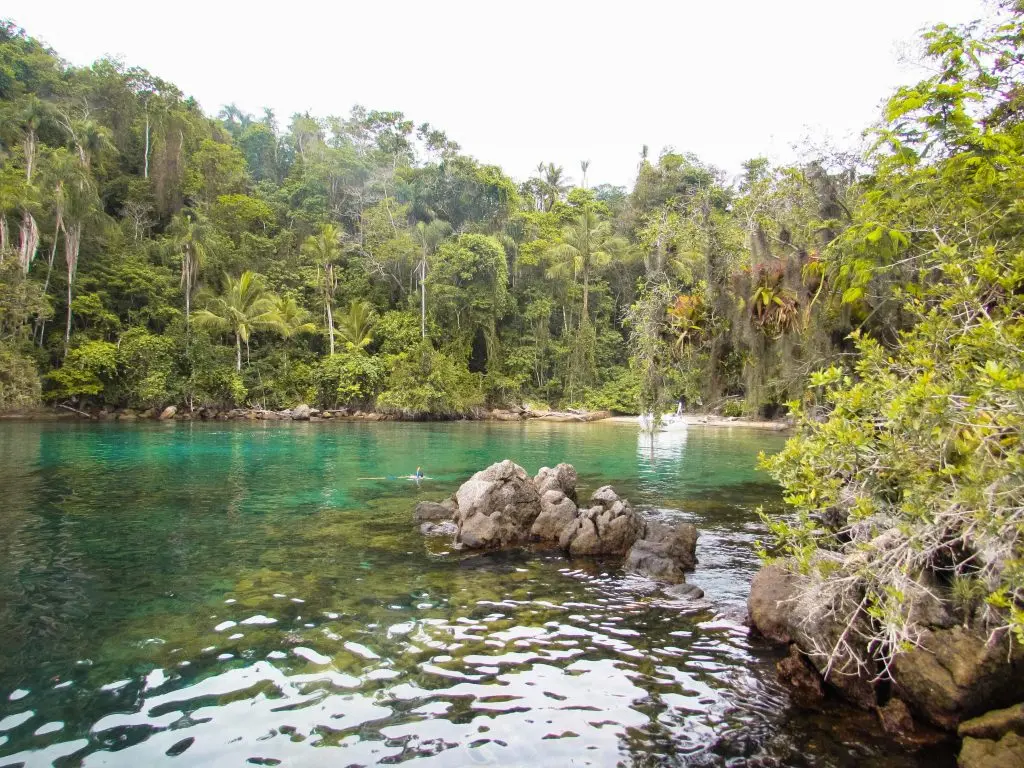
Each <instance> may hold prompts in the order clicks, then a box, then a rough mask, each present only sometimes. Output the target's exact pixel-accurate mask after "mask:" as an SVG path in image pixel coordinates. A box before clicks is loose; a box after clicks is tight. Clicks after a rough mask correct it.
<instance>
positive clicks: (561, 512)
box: [530, 465, 579, 541]
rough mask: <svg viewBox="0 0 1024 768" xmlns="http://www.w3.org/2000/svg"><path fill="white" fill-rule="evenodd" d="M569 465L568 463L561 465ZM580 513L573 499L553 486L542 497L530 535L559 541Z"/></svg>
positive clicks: (543, 539)
mask: <svg viewBox="0 0 1024 768" xmlns="http://www.w3.org/2000/svg"><path fill="white" fill-rule="evenodd" d="M560 466H567V465H560ZM578 515H579V510H578V509H577V508H576V504H575V503H573V500H572V499H571V498H569V497H568V496H566V495H565V493H563V492H562V491H561V490H559V489H557V488H552V489H551V490H548V491H545V492H544V493H542V494H541V497H540V514H539V515H538V516H537V519H536V520H534V521H533V527H532V528H531V529H530V535H531V536H532V537H533V538H534V539H537V540H540V541H558V539H559V536H561V534H562V531H563V530H565V528H566V527H567V526H569V525H570V524H571V523H572V522H573V521H574V520H575V519H576V517H577V516H578Z"/></svg>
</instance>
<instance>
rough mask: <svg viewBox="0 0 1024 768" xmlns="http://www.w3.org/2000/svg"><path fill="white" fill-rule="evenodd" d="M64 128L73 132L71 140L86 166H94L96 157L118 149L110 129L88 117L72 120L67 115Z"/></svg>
mask: <svg viewBox="0 0 1024 768" xmlns="http://www.w3.org/2000/svg"><path fill="white" fill-rule="evenodd" d="M64 128H65V130H67V132H68V133H70V134H71V140H72V141H73V142H74V143H75V149H76V150H78V159H79V160H80V161H81V162H82V165H83V166H85V167H86V168H90V167H92V161H93V159H94V158H97V157H99V156H100V155H102V154H104V153H106V152H115V151H116V150H117V148H116V147H115V146H114V142H113V139H111V135H110V130H109V129H108V128H107V127H106V126H103V125H100V124H99V123H97V122H96V121H95V120H92V119H90V118H88V117H87V118H85V119H83V120H71V119H70V118H69V117H67V116H66V115H65V117H64Z"/></svg>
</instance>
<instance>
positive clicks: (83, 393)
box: [46, 341, 117, 401]
mask: <svg viewBox="0 0 1024 768" xmlns="http://www.w3.org/2000/svg"><path fill="white" fill-rule="evenodd" d="M116 376H117V345H116V344H111V343H110V342H109V341H87V342H85V343H84V344H82V345H81V346H78V347H75V348H74V349H71V350H69V351H68V356H67V357H66V358H65V359H64V364H63V365H62V366H61V367H60V368H58V369H57V370H55V371H53V372H51V373H50V374H49V375H48V376H47V378H48V379H49V381H50V388H49V390H48V391H47V392H46V399H47V400H67V399H79V398H81V399H83V400H93V401H102V400H103V398H102V397H101V395H103V394H104V391H105V390H106V389H107V387H109V386H110V385H111V384H112V383H113V382H114V379H115V377H116Z"/></svg>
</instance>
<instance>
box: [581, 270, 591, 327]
mask: <svg viewBox="0 0 1024 768" xmlns="http://www.w3.org/2000/svg"><path fill="white" fill-rule="evenodd" d="M589 297H590V272H589V271H588V270H587V269H586V267H584V269H583V314H582V315H581V316H580V328H582V327H583V321H584V320H585V319H586V318H587V306H588V302H587V299H588V298H589Z"/></svg>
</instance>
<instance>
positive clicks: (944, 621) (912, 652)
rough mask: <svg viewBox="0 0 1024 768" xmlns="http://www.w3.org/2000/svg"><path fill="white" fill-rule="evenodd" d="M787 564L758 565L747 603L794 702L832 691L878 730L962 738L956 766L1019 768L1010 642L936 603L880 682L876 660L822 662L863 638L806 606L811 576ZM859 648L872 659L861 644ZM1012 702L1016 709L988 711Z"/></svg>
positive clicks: (1019, 728)
mask: <svg viewBox="0 0 1024 768" xmlns="http://www.w3.org/2000/svg"><path fill="white" fill-rule="evenodd" d="M787 565H789V564H785V563H784V564H782V565H769V566H765V567H764V568H762V569H761V570H760V571H759V572H758V573H757V574H756V575H755V576H754V579H753V581H752V582H751V585H750V597H749V600H748V608H749V611H750V623H751V625H752V626H753V628H754V629H755V630H757V632H759V633H760V634H761V635H762V636H763V637H765V638H766V639H768V640H770V641H772V642H774V643H779V644H788V645H789V646H790V655H789V657H787V659H786V660H785V661H783V662H780V663H779V665H778V670H779V675H780V678H781V679H782V680H783V682H785V683H787V684H788V685H789V687H790V689H791V690H792V691H793V692H794V700H795V701H796V702H797V703H798V704H800V705H802V706H811V705H813V704H814V703H815V700H816V699H821V698H822V696H823V695H824V692H825V689H826V688H827V689H831V690H832V691H834V692H836V693H838V694H839V695H840V696H841V697H842V698H844V699H846V700H847V701H849V702H851V703H852V704H854V705H856V706H858V707H861V708H863V709H868V710H875V711H876V712H877V713H878V715H879V719H880V721H881V724H882V726H883V728H884V729H885V731H886V732H887V733H889V734H890V735H892V736H894V737H896V738H897V739H898V740H900V741H902V742H904V743H911V744H915V743H921V742H922V741H928V740H929V739H930V737H929V732H931V733H932V734H935V733H936V732H937V731H945V732H951V731H958V733H959V735H960V736H961V737H962V738H964V747H963V753H962V754H961V757H960V765H962V766H967V765H970V766H977V767H978V768H981V767H983V766H990V765H991V766H996V765H1000V766H1003V765H1018V764H1019V765H1021V766H1022V768H1024V751H1017V752H1014V753H1013V754H1016V756H1017V757H1016V759H1017V760H1018V761H1020V762H1017V763H1015V762H1012V760H1011V761H1009V762H1007V755H1010V754H1011V751H1012V750H1019V749H1020V747H1022V746H1024V739H1022V738H1019V737H1020V736H1024V708H1022V706H1024V705H1021V704H1020V703H1021V702H1024V652H1022V651H1021V647H1020V645H1019V644H1018V643H1017V642H1016V641H1013V642H1012V645H1011V642H1010V639H1009V638H1007V637H1006V636H1005V635H1004V636H1002V637H1001V638H999V637H996V638H992V637H990V636H989V635H988V634H987V633H982V632H979V631H977V630H974V629H970V628H966V627H964V626H962V625H961V623H958V622H956V621H954V620H953V619H952V617H950V616H949V615H948V613H947V612H946V611H945V610H944V609H943V608H942V605H941V603H939V602H938V601H937V600H936V601H935V605H923V606H921V607H920V608H919V609H917V611H918V613H917V615H918V616H919V617H920V618H919V624H920V626H919V630H920V639H919V645H918V647H916V648H910V649H908V650H906V651H903V652H902V653H899V654H897V655H896V656H895V658H894V660H893V663H892V664H891V665H890V668H889V669H888V678H889V679H887V680H885V682H884V683H883V682H880V681H881V680H883V678H884V677H885V675H884V674H883V670H882V668H881V665H880V664H877V663H876V664H873V665H872V664H870V663H869V664H868V665H867V666H864V665H863V664H861V665H854V664H844V663H843V661H842V654H837V658H836V659H830V657H829V654H827V653H823V652H822V649H837V648H841V647H842V645H843V644H844V643H852V644H856V643H861V644H863V641H861V640H860V633H859V632H858V626H857V623H856V622H855V623H854V624H853V625H852V626H847V623H846V622H842V621H840V620H839V619H838V618H837V617H836V616H835V615H834V614H831V613H828V612H812V611H808V610H807V608H806V603H805V600H803V599H802V596H805V595H806V594H807V593H808V584H807V583H806V581H805V580H806V579H808V578H809V577H807V576H804V575H802V574H800V573H799V572H797V570H796V568H795V567H787ZM857 621H867V619H866V618H865V619H857ZM858 650H859V651H861V653H859V654H858V655H859V656H860V657H861V658H862V659H869V660H870V658H871V654H870V653H868V652H867V651H868V649H867V648H859V649H858ZM822 682H823V683H825V686H824V687H822V686H821V685H820V683H822ZM1010 705H1016V706H1013V707H1011V708H1010V709H1008V710H1000V711H998V712H993V711H991V710H995V709H997V708H1000V707H1007V706H1010ZM986 713H987V714H986ZM1007 723H1009V725H1007ZM989 725H991V727H989ZM996 725H998V726H999V727H996ZM936 729H937V731H936Z"/></svg>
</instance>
